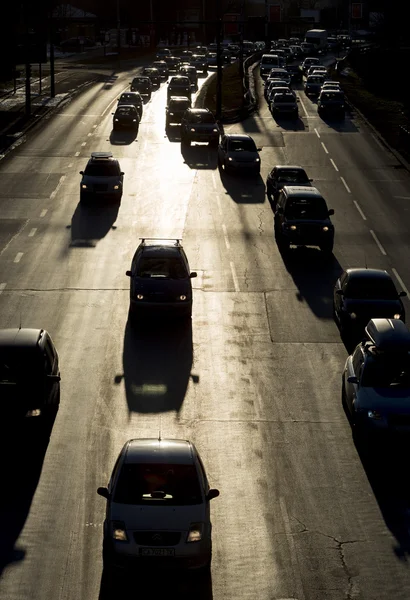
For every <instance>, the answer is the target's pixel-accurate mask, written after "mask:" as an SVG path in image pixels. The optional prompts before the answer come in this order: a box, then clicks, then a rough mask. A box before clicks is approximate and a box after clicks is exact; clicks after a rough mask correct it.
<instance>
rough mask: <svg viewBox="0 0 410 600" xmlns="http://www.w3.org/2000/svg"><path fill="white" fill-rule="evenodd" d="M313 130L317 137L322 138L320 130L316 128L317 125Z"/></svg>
mask: <svg viewBox="0 0 410 600" xmlns="http://www.w3.org/2000/svg"><path fill="white" fill-rule="evenodd" d="M313 131H314V132H315V133H316V135H317V137H318V138H319V139H320V133H319V132H318V130H317V129H316V127H315V128H314V130H313Z"/></svg>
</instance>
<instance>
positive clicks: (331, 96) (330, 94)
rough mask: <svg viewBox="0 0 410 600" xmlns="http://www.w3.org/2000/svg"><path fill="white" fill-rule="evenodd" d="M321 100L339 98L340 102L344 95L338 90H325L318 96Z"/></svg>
mask: <svg viewBox="0 0 410 600" xmlns="http://www.w3.org/2000/svg"><path fill="white" fill-rule="evenodd" d="M320 99H321V100H340V101H341V102H342V101H343V99H344V95H343V94H341V93H340V92H326V93H325V94H322V95H321V97H320Z"/></svg>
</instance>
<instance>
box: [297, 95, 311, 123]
mask: <svg viewBox="0 0 410 600" xmlns="http://www.w3.org/2000/svg"><path fill="white" fill-rule="evenodd" d="M299 102H300V104H301V106H302V108H303V110H304V111H305V115H306V117H307V118H309V115H308V111H307V110H306V106H305V105H304V104H303V102H302V98H301V97H300V96H299Z"/></svg>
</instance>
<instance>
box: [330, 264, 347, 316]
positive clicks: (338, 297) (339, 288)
mask: <svg viewBox="0 0 410 600" xmlns="http://www.w3.org/2000/svg"><path fill="white" fill-rule="evenodd" d="M346 282H347V273H342V275H341V276H340V277H339V279H338V280H337V281H336V284H335V289H334V292H333V300H334V307H335V312H336V316H337V317H338V318H339V313H340V311H341V310H342V306H343V289H344V288H345V287H346Z"/></svg>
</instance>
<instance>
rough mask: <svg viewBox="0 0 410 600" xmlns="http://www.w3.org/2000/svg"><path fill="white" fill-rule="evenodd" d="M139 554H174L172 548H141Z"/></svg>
mask: <svg viewBox="0 0 410 600" xmlns="http://www.w3.org/2000/svg"><path fill="white" fill-rule="evenodd" d="M140 554H141V556H175V549H174V548H141V549H140Z"/></svg>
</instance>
